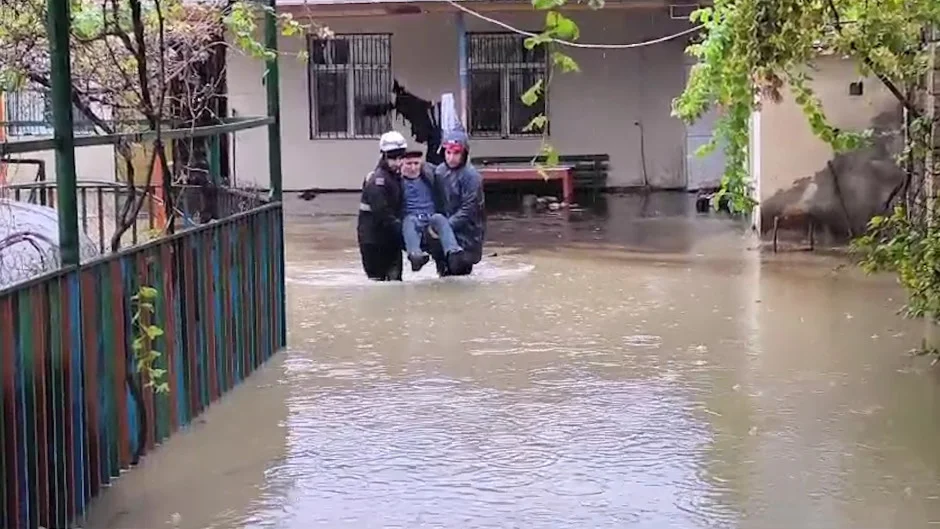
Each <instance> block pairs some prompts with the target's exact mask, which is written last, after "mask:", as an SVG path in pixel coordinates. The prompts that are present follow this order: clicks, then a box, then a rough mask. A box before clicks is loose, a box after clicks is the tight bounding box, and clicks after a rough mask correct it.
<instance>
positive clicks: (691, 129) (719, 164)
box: [685, 57, 725, 191]
mask: <svg viewBox="0 0 940 529" xmlns="http://www.w3.org/2000/svg"><path fill="white" fill-rule="evenodd" d="M690 59H691V60H692V61H694V59H693V58H690V57H687V58H686V61H687V62H686V79H688V73H689V71H690V70H691V68H692V65H693V64H694V62H690ZM717 119H718V114H717V112H716V111H715V110H711V111H710V112H708V113H707V114H705V115H704V116H702V117H701V118H700V119H699V120H698V121H696V122H695V123H693V124H691V125H686V129H685V145H686V149H685V158H686V164H685V167H686V174H687V175H688V177H689V178H688V188H689V190H693V191H694V190H698V189H708V188H717V187H719V186H720V185H721V176H722V174H724V171H725V153H724V145H723V144H719V145H718V148H717V149H715V150H714V151H713V152H712V153H711V154H709V155H708V156H705V157H702V156H698V155H696V154H695V152H696V151H697V150H698V149H699V147H701V146H702V145H706V144H707V143H708V142H709V141H711V138H712V133H713V132H714V130H715V122H716V121H717Z"/></svg>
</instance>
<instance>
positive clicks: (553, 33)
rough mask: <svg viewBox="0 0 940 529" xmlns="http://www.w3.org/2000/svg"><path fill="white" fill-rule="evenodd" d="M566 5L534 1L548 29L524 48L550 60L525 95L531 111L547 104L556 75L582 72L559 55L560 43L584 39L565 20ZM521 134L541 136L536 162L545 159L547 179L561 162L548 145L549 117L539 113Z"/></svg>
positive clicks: (594, 3) (595, 1)
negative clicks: (540, 49)
mask: <svg viewBox="0 0 940 529" xmlns="http://www.w3.org/2000/svg"><path fill="white" fill-rule="evenodd" d="M566 3H567V0H532V6H533V7H534V8H535V9H537V10H539V11H544V12H545V25H544V27H543V29H542V31H541V32H540V33H538V34H537V35H535V36H531V37H528V38H526V39H525V47H526V49H528V50H534V49H536V48H537V47H539V46H541V47H543V48H544V49H545V51H546V56H547V57H548V58H549V67H548V71H547V73H546V75H545V77H543V78H542V79H538V80H537V81H536V82H535V83H534V84H533V85H532V86H531V87H529V89H528V90H526V91H525V92H524V93H523V94H522V96H521V100H522V104H524V105H526V106H528V107H532V106H534V105H535V104H536V103H538V102H539V100H540V99H541V100H544V98H545V96H546V94H547V93H548V90H549V87H550V86H551V82H552V79H553V76H554V73H555V72H556V71H558V72H561V73H574V72H579V71H580V70H581V69H580V67H579V66H578V63H577V61H575V60H574V59H573V58H572V57H571V56H570V55H568V54H566V53H564V52H562V51H559V46H558V41H568V42H574V41H577V40H578V39H579V38H580V37H581V29H580V28H579V27H578V25H577V24H576V23H575V22H574V20H572V19H570V18H568V17H566V16H565V15H563V14H562V13H561V11H560V10H561V8H563V7H564V6H565V4H566ZM590 5H591V7H592V8H594V9H599V8H601V7H602V6H603V0H591V2H590ZM522 130H523V131H524V132H541V133H542V143H541V146H540V147H539V152H538V154H537V155H536V157H535V159H534V160H533V162H535V161H537V160H538V158H539V157H544V158H545V163H544V164H542V163H536V167H537V168H538V169H539V171H540V172H541V173H542V176H543V177H547V176H546V174H545V167H552V166H556V165H558V162H559V152H558V150H557V149H556V148H555V147H554V146H553V145H552V144H551V143H550V142H549V137H548V131H549V127H548V116H546V115H545V113H544V112H541V113H539V114H538V115H536V116H535V117H533V118H532V119H531V120H530V121H529V123H528V124H526V126H525V127H523V129H522Z"/></svg>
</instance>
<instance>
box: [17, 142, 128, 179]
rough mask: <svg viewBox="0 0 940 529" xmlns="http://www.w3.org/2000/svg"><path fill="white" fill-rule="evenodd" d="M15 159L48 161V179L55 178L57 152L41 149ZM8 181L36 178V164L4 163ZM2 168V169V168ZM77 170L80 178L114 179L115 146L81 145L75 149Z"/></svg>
mask: <svg viewBox="0 0 940 529" xmlns="http://www.w3.org/2000/svg"><path fill="white" fill-rule="evenodd" d="M11 158H13V159H22V158H27V159H34V160H42V161H44V162H45V163H46V179H47V180H55V153H54V152H53V151H40V152H31V153H24V154H22V155H16V156H12V157H11ZM0 166H3V167H5V170H6V183H8V184H21V183H26V182H32V181H34V180H35V179H36V166H35V165H21V164H15V163H4V162H2V161H0ZM0 170H2V169H0ZM75 172H76V176H77V177H78V179H79V180H96V181H99V182H100V181H107V182H113V181H114V174H115V173H114V148H113V147H111V146H95V147H80V148H77V149H75Z"/></svg>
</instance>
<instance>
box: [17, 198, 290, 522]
mask: <svg viewBox="0 0 940 529" xmlns="http://www.w3.org/2000/svg"><path fill="white" fill-rule="evenodd" d="M282 220H283V219H282V209H281V205H280V203H273V204H267V205H263V206H260V207H258V208H256V209H253V210H251V211H248V212H243V213H236V214H234V215H233V216H231V217H228V218H225V219H223V220H220V221H217V222H213V223H210V224H206V225H202V226H199V227H196V228H193V229H189V230H185V231H183V232H180V233H178V234H176V235H173V236H169V237H166V238H163V239H160V240H157V241H154V242H152V243H149V244H145V245H142V246H138V247H135V248H131V249H129V250H126V251H122V252H118V253H114V254H111V255H109V256H107V257H105V258H102V259H100V260H97V261H94V262H90V263H87V264H83V265H81V266H78V267H72V268H66V269H63V270H60V271H57V272H55V273H52V274H50V275H46V276H43V277H42V278H38V279H36V280H33V281H31V282H29V283H24V284H21V285H17V286H15V287H12V288H10V289H8V290H5V291H0V385H2V390H3V394H2V406H0V475H2V476H3V477H4V478H3V480H2V483H0V486H2V490H0V527H9V528H35V527H39V526H42V527H47V528H60V527H68V526H70V525H71V524H72V523H73V522H74V521H75V520H78V519H80V518H81V516H82V515H83V514H84V513H85V512H86V508H87V506H88V504H89V501H90V500H91V498H93V497H94V496H95V495H96V494H97V493H98V491H99V490H100V488H101V487H102V486H103V485H106V484H108V483H110V482H111V481H112V480H114V479H115V478H117V477H118V476H119V474H120V472H121V470H122V469H126V468H128V467H130V466H131V465H132V464H133V463H134V462H135V458H136V457H137V456H139V455H140V454H142V453H146V452H147V451H148V450H151V449H153V448H154V446H156V445H157V444H159V443H160V442H161V441H162V440H164V439H166V438H167V437H168V436H169V435H171V434H172V433H173V432H175V431H177V430H178V429H180V428H182V427H185V426H186V425H187V424H189V423H190V421H192V420H193V418H194V417H196V416H197V415H198V414H199V413H200V412H201V411H203V410H204V409H205V408H206V407H207V406H208V405H209V404H210V403H211V402H213V401H214V400H216V399H217V398H219V397H220V396H221V395H222V394H223V393H225V392H226V391H228V390H229V389H231V388H232V387H234V386H235V385H237V384H238V383H239V382H240V381H242V380H243V379H244V378H245V377H247V376H248V375H249V374H250V373H251V372H252V371H254V370H255V369H257V368H258V367H259V366H260V365H261V364H262V363H264V361H265V360H267V359H268V358H270V357H271V356H272V355H273V354H274V353H275V352H277V351H278V350H279V349H281V348H282V347H284V345H285V342H286V326H285V325H286V319H285V313H284V306H285V305H284V295H285V294H284V275H283V274H284V268H283V264H284V263H283V227H282ZM143 286H149V287H152V288H155V289H156V291H157V293H158V296H157V299H156V302H155V303H154V308H153V314H152V318H151V321H150V322H149V323H152V324H153V325H156V326H158V327H159V328H161V329H162V330H163V331H164V333H163V334H162V336H159V337H157V338H156V339H154V340H153V342H152V343H150V344H148V345H149V346H150V347H152V348H153V349H154V350H156V351H159V352H160V356H159V358H158V359H157V361H156V362H155V367H158V368H160V369H165V370H166V374H165V381H166V382H167V383H168V385H169V391H168V392H167V393H155V392H154V391H152V390H151V389H150V388H146V387H144V382H145V381H143V380H141V376H140V375H139V374H137V370H136V362H135V358H134V352H133V348H132V342H133V340H134V338H135V330H134V326H133V323H132V316H133V312H134V310H135V307H134V304H133V303H132V301H131V297H132V296H133V295H134V294H136V293H137V292H138V291H139V290H140V288H141V287H143Z"/></svg>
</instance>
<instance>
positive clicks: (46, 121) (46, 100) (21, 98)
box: [0, 89, 108, 137]
mask: <svg viewBox="0 0 940 529" xmlns="http://www.w3.org/2000/svg"><path fill="white" fill-rule="evenodd" d="M0 95H2V97H3V103H4V104H5V107H4V108H5V110H6V112H5V116H6V127H7V131H6V132H7V135H9V136H10V137H26V136H39V137H42V136H52V99H51V96H50V94H49V92H48V91H46V90H38V89H29V90H20V91H16V92H7V93H4V94H0ZM93 110H96V109H94V108H93ZM99 116H101V114H100V113H99ZM101 117H102V119H108V116H101ZM72 122H73V126H74V129H75V134H93V133H94V132H95V126H94V124H93V123H92V122H91V120H89V119H88V117H87V116H85V115H84V114H82V113H81V112H79V111H78V109H77V108H75V107H74V106H73V107H72Z"/></svg>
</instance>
